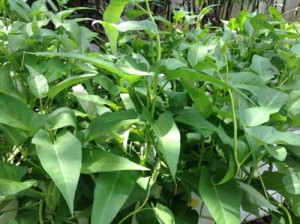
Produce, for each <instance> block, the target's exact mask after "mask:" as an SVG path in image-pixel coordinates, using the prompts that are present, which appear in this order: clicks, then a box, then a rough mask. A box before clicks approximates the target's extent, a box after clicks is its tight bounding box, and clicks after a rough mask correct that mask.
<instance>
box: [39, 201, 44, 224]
mask: <svg viewBox="0 0 300 224" xmlns="http://www.w3.org/2000/svg"><path fill="white" fill-rule="evenodd" d="M39 223H40V224H44V221H43V201H42V200H41V201H40V202H39Z"/></svg>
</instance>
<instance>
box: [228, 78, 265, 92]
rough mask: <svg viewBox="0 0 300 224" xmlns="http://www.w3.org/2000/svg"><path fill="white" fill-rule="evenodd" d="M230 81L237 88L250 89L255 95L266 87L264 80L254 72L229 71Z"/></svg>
mask: <svg viewBox="0 0 300 224" xmlns="http://www.w3.org/2000/svg"><path fill="white" fill-rule="evenodd" d="M228 83H229V84H230V85H231V86H233V87H235V88H237V89H242V90H248V91H250V92H251V93H252V94H254V95H257V94H258V93H259V92H260V91H261V90H262V89H263V88H265V87H266V84H265V83H264V81H263V80H262V79H261V78H260V77H259V76H257V75H255V74H254V73H252V72H235V73H229V74H228Z"/></svg>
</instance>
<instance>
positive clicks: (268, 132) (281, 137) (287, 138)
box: [245, 126, 300, 146]
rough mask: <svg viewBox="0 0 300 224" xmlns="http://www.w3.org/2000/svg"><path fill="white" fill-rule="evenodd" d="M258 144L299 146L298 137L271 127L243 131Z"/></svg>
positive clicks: (258, 127)
mask: <svg viewBox="0 0 300 224" xmlns="http://www.w3.org/2000/svg"><path fill="white" fill-rule="evenodd" d="M245 130H246V131H247V133H248V134H249V135H251V136H252V137H253V138H254V139H255V140H257V141H258V143H259V144H261V145H264V144H286V145H297V146H300V135H297V134H294V133H291V132H280V131H277V130H276V129H275V128H273V127H269V126H257V127H251V128H246V129H245Z"/></svg>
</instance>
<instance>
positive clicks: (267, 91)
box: [257, 88, 288, 113]
mask: <svg viewBox="0 0 300 224" xmlns="http://www.w3.org/2000/svg"><path fill="white" fill-rule="evenodd" d="M257 98H258V99H257V100H258V104H259V105H260V106H262V107H266V108H268V110H269V111H270V112H271V113H276V112H278V111H279V110H280V108H281V107H282V106H283V105H284V104H285V103H286V101H287V99H288V95H287V94H286V93H283V92H280V91H278V90H275V89H272V88H264V89H262V90H261V91H260V92H259V94H258V96H257Z"/></svg>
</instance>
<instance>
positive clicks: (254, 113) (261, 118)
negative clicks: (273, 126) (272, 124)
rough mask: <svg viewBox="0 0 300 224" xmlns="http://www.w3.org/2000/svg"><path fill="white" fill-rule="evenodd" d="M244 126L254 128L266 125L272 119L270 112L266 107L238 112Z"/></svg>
mask: <svg viewBox="0 0 300 224" xmlns="http://www.w3.org/2000/svg"><path fill="white" fill-rule="evenodd" d="M238 116H239V118H240V121H241V123H242V125H244V126H248V127H253V126H257V125H260V124H263V123H266V122H268V121H269V119H270V112H269V110H268V109H267V108H264V107H250V108H246V109H243V110H239V111H238Z"/></svg>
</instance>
